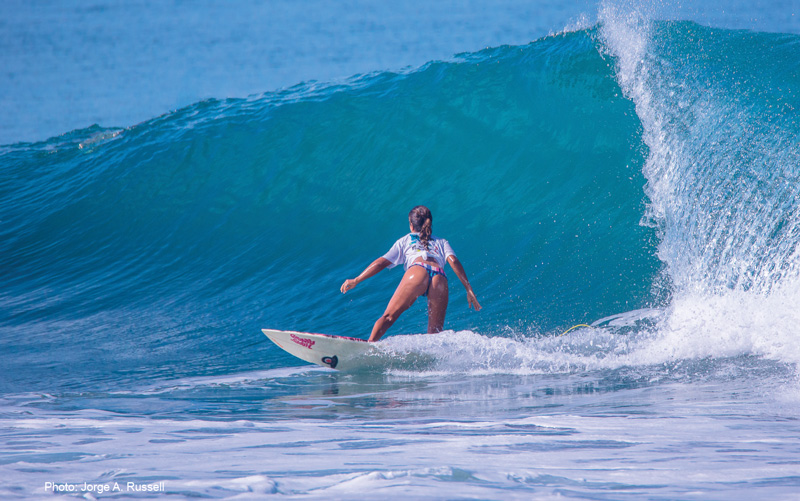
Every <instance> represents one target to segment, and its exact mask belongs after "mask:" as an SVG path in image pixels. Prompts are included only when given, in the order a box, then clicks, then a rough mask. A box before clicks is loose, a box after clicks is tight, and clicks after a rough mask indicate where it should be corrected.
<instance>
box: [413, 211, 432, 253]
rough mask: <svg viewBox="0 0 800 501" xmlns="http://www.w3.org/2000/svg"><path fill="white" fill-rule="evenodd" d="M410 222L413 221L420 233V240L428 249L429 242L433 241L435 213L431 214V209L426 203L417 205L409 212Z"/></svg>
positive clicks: (415, 228)
mask: <svg viewBox="0 0 800 501" xmlns="http://www.w3.org/2000/svg"><path fill="white" fill-rule="evenodd" d="M408 222H409V223H411V227H412V228H414V231H416V232H418V233H419V241H420V242H421V243H422V245H423V246H424V247H425V248H426V249H427V248H428V242H430V241H431V233H433V229H432V225H433V214H431V210H430V209H428V208H427V207H425V206H424V205H417V206H416V207H414V208H413V209H411V212H409V213H408Z"/></svg>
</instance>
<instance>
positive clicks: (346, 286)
mask: <svg viewBox="0 0 800 501" xmlns="http://www.w3.org/2000/svg"><path fill="white" fill-rule="evenodd" d="M356 285H358V282H356V279H355V278H348V279H347V280H345V281H344V283H343V284H342V288H341V291H342V294H344V293H345V292H347V291H349V290H350V289H354V288H355V286H356Z"/></svg>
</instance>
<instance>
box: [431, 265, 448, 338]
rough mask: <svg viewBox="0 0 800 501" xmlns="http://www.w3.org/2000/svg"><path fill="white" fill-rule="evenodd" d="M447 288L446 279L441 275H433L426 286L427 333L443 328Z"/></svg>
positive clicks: (439, 330)
mask: <svg viewBox="0 0 800 501" xmlns="http://www.w3.org/2000/svg"><path fill="white" fill-rule="evenodd" d="M447 300H448V289H447V279H446V278H445V277H444V276H443V275H435V276H434V277H433V280H432V281H431V286H430V287H428V333H429V334H432V333H435V332H442V331H443V330H444V315H445V313H447Z"/></svg>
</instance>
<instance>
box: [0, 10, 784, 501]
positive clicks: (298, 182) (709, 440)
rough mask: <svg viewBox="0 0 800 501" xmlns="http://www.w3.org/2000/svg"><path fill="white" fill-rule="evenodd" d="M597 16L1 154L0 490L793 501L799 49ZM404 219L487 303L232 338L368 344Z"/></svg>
mask: <svg viewBox="0 0 800 501" xmlns="http://www.w3.org/2000/svg"><path fill="white" fill-rule="evenodd" d="M597 9H598V10H597V12H596V14H595V13H592V17H596V21H595V20H594V19H592V20H591V21H586V22H583V23H576V24H575V25H572V26H570V27H569V28H568V29H564V30H561V31H557V32H555V33H553V34H551V35H548V36H542V37H540V38H537V39H536V40H534V41H532V42H530V43H527V44H524V45H499V46H494V47H490V48H486V49H484V50H479V51H477V52H466V53H461V54H458V55H456V56H454V57H452V58H450V59H447V60H434V61H431V62H428V63H426V64H423V65H421V66H414V67H409V68H406V69H404V70H399V71H374V72H366V73H362V74H359V75H356V76H353V77H352V78H350V79H347V80H343V81H337V82H335V83H323V82H318V81H311V82H307V83H300V84H297V85H294V86H290V87H286V88H283V89H281V90H277V91H270V92H266V93H260V94H254V95H252V96H250V97H248V98H227V99H222V98H212V99H206V100H202V101H199V102H196V103H195V104H191V105H189V106H185V107H182V108H180V109H177V110H175V111H171V112H168V113H165V114H163V115H161V116H157V117H155V118H152V119H149V120H146V121H144V122H141V123H138V124H136V125H132V126H128V127H122V128H117V127H102V126H97V125H95V126H92V127H89V128H85V129H78V130H73V131H70V132H65V133H64V134H61V135H58V136H55V137H52V138H50V139H46V140H42V141H38V142H23V143H14V144H9V145H6V146H2V147H0V269H1V270H2V288H0V347H2V348H1V349H0V444H2V447H0V472H1V473H0V478H2V480H0V492H2V497H4V498H38V497H45V496H48V497H49V496H51V495H55V496H56V497H58V496H64V497H65V498H72V497H75V496H83V497H86V498H89V499H91V498H101V497H109V498H111V497H115V498H126V497H147V496H150V495H153V493H152V492H150V493H147V492H141V490H137V489H140V488H144V487H145V486H148V485H156V486H159V485H163V487H160V488H161V490H160V491H156V492H157V493H158V495H160V496H165V497H167V496H170V497H173V498H195V497H204V498H227V497H237V498H241V499H251V498H252V499H255V498H260V497H263V496H268V495H270V496H274V497H291V498H295V497H296V498H303V499H317V498H334V499H354V498H361V499H374V498H376V497H385V496H388V497H390V498H391V497H399V496H405V497H410V498H415V499H417V498H418V499H467V498H470V499H473V498H481V499H530V498H541V499H550V498H555V497H560V498H577V499H686V498H687V497H698V498H701V499H755V498H766V497H769V498H771V499H787V500H788V499H797V496H798V493H799V492H800V462H798V459H797V458H798V457H799V456H798V454H799V453H800V446H799V445H798V444H800V441H798V438H800V421H798V419H800V379H798V378H799V377H800V373H799V372H798V367H799V364H800V327H798V326H799V325H800V309H798V308H797V304H798V300H800V292H798V291H800V288H799V287H800V246H798V244H800V202H798V200H799V199H800V198H799V197H798V195H800V182H798V181H799V180H800V111H799V110H800V58H798V54H800V35H798V34H796V33H777V32H770V31H755V30H742V29H731V28H725V27H713V26H704V25H701V24H699V23H697V22H694V21H691V20H678V19H675V20H670V19H662V18H653V17H651V16H648V15H646V14H645V13H643V12H642V11H641V10H637V9H634V8H630V7H627V8H626V7H620V6H615V5H613V4H601V5H599V6H598V7H597ZM798 31H800V30H798ZM417 204H425V205H427V206H429V207H430V208H431V210H432V212H433V214H434V232H435V233H436V234H437V235H439V236H443V237H445V238H447V239H448V240H449V241H450V243H451V244H452V246H453V248H454V249H455V251H456V253H457V254H458V256H459V258H460V260H461V261H462V262H463V263H464V265H465V267H466V269H467V272H468V274H469V276H470V281H471V282H472V284H473V286H474V288H475V290H476V293H477V295H478V298H479V300H480V301H481V304H482V305H483V306H484V309H483V310H482V311H480V312H477V313H476V312H474V311H472V310H469V309H468V308H467V302H466V297H465V295H464V292H463V289H461V287H460V285H459V284H458V283H457V282H453V283H451V287H450V291H451V297H450V305H449V309H448V316H447V321H446V325H445V327H446V328H447V329H448V330H447V331H446V332H445V333H442V334H438V335H432V336H416V335H415V334H418V333H422V332H424V331H425V328H426V325H427V320H426V311H425V305H424V304H423V303H422V302H419V304H416V305H414V307H412V308H411V309H410V310H409V311H408V312H406V313H405V315H404V316H403V317H401V319H400V320H399V321H398V322H397V323H396V324H395V326H394V327H393V328H392V329H391V330H390V331H389V335H388V337H386V338H385V340H384V341H382V342H381V343H380V344H381V346H382V349H384V350H386V351H387V352H389V353H391V354H393V356H394V357H395V363H392V364H390V365H389V366H387V367H386V369H385V370H382V371H372V372H369V373H358V374H343V373H337V372H334V371H330V370H326V369H321V368H316V367H310V366H308V365H306V364H304V363H303V362H301V361H299V360H298V359H295V358H293V357H292V356H291V355H288V354H287V353H285V352H283V351H282V350H280V349H278V348H277V347H276V346H274V345H273V344H272V343H270V342H269V341H268V340H267V339H266V338H265V337H264V336H263V335H262V334H261V332H260V329H261V328H264V327H269V328H277V329H290V330H300V331H312V332H325V333H329V334H337V335H345V336H354V337H362V338H366V337H367V336H368V333H369V331H370V329H371V326H372V324H373V322H374V321H375V319H376V318H377V317H378V316H379V315H380V314H381V313H382V311H383V308H384V307H385V305H386V302H387V301H388V299H389V297H390V294H391V291H392V290H393V289H394V287H395V285H396V283H397V281H398V279H399V277H400V274H399V271H398V270H397V269H394V270H390V271H386V272H383V273H382V274H380V275H378V276H376V277H375V278H373V279H371V280H369V281H367V282H365V283H363V284H361V285H360V286H359V287H358V288H357V289H355V290H354V291H351V292H350V293H348V294H347V295H344V296H343V295H341V294H340V293H339V286H340V285H341V283H342V282H343V281H344V279H346V278H350V277H353V276H355V275H356V274H358V273H359V272H360V271H361V270H362V269H363V268H364V266H366V264H368V263H369V262H370V261H371V260H373V259H374V258H376V257H378V256H380V255H382V254H383V253H384V252H386V251H387V250H388V248H389V247H390V246H391V244H392V243H393V242H394V241H395V240H396V239H397V238H399V237H400V236H402V235H403V234H405V233H406V232H407V229H408V226H407V220H406V215H407V212H408V210H409V209H410V208H411V207H413V206H414V205H417ZM451 275H452V274H451ZM451 280H452V278H451ZM575 324H591V326H592V327H591V328H580V329H576V330H572V331H570V332H569V333H568V334H566V335H563V336H562V335H561V334H562V333H563V332H564V331H565V330H567V329H568V328H570V327H571V326H573V325H575ZM410 352H413V353H419V352H425V353H426V354H428V355H429V356H430V359H429V360H427V361H426V363H424V364H421V365H413V366H405V365H404V363H403V361H404V360H406V359H407V358H406V357H407V354H408V353H410ZM128 482H131V483H132V484H133V485H134V487H135V488H134V489H133V490H131V489H129V488H127V485H128V484H127V483H128ZM161 482H163V484H160V483H161ZM48 483H49V484H48ZM84 483H86V485H84ZM115 483H116V484H119V486H121V489H120V490H112V488H113V487H114V486H115ZM92 486H93V487H92ZM87 489H89V490H88V491H87ZM104 489H106V491H104ZM98 490H99V492H98Z"/></svg>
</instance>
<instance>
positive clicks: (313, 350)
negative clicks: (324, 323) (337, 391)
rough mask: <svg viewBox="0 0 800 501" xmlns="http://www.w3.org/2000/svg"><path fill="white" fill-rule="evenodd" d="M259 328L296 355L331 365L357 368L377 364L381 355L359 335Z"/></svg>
mask: <svg viewBox="0 0 800 501" xmlns="http://www.w3.org/2000/svg"><path fill="white" fill-rule="evenodd" d="M261 331H262V332H263V333H264V334H265V335H266V336H267V337H268V338H269V339H270V340H271V341H272V342H273V343H275V344H277V345H278V346H280V347H281V348H283V349H284V350H286V351H288V352H289V353H291V354H292V355H294V356H296V357H297V358H300V359H302V360H305V361H306V362H311V363H314V364H317V365H321V366H323V367H330V368H331V369H337V370H342V371H352V370H357V369H361V368H364V367H369V366H372V365H376V364H379V363H380V361H381V360H382V359H383V358H385V357H383V356H381V352H380V350H378V349H377V348H376V347H375V345H374V344H373V343H369V342H367V341H365V340H363V339H357V338H353V337H341V336H330V335H328V334H310V333H308V332H294V331H279V330H274V329H261Z"/></svg>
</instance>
